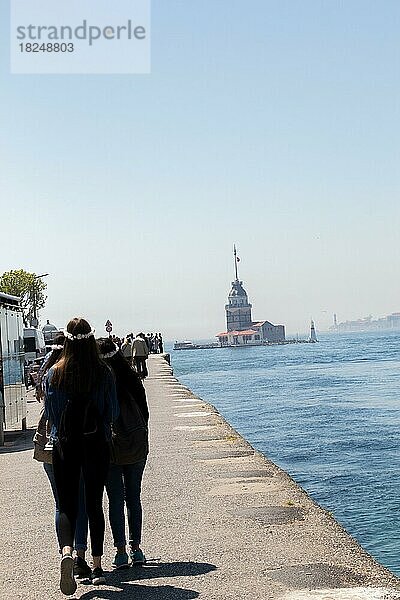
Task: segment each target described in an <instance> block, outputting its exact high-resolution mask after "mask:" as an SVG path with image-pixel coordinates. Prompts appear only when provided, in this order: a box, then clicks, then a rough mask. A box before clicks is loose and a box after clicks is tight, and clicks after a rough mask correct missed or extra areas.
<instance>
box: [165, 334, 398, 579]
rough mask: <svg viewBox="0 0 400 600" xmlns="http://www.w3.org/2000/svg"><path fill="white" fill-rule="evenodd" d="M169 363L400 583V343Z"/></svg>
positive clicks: (378, 339) (391, 338)
mask: <svg viewBox="0 0 400 600" xmlns="http://www.w3.org/2000/svg"><path fill="white" fill-rule="evenodd" d="M171 354H172V363H173V367H174V372H175V375H177V376H178V377H179V379H180V380H181V381H182V382H183V383H185V384H186V385H187V386H188V387H190V388H191V389H192V390H193V391H194V392H196V393H197V394H199V395H200V396H201V397H202V398H203V399H204V400H207V401H208V402H211V403H212V404H214V405H215V406H216V407H217V408H218V410H219V411H220V412H221V413H222V414H223V415H224V416H225V418H226V419H227V420H228V421H229V422H230V423H231V425H233V427H234V428H235V429H237V430H238V431H239V432H240V433H241V434H242V435H243V436H244V437H245V438H246V439H247V440H249V441H250V442H251V444H252V445H253V446H254V447H255V448H257V449H258V450H261V451H262V452H264V453H265V454H266V455H267V456H268V457H269V458H270V459H271V460H273V461H274V462H275V463H276V464H278V465H279V466H281V467H282V468H283V469H285V470H286V471H287V472H289V473H290V474H291V475H292V476H293V477H294V479H295V480H296V481H297V482H298V483H300V484H301V485H302V486H303V487H304V488H305V489H306V490H307V491H308V492H309V493H310V495H311V496H312V497H313V498H314V499H315V500H317V502H318V503H319V504H321V505H322V506H324V507H325V508H327V509H329V510H330V511H332V512H333V514H334V516H335V518H336V519H337V520H338V521H339V522H340V523H341V524H342V525H344V526H345V527H346V529H347V530H348V531H349V532H350V533H351V534H352V535H353V536H354V537H355V538H356V539H358V541H359V542H360V543H361V544H362V545H363V546H364V548H366V549H367V550H368V551H369V552H370V553H371V554H372V555H374V556H375V557H376V558H377V559H378V560H379V561H380V562H381V563H382V564H384V565H386V566H387V567H389V568H391V569H392V570H393V571H394V572H396V573H397V575H400V443H399V442H400V440H399V438H400V402H399V398H400V333H397V332H396V333H384V334H383V333H380V334H376V333H374V334H372V333H371V334H347V335H333V334H332V335H328V334H325V335H320V342H319V343H318V344H298V345H290V346H275V347H269V348H268V347H261V348H235V349H233V348H232V349H228V348H226V349H217V350H198V351H196V350H192V351H190V350H189V351H180V352H172V353H171Z"/></svg>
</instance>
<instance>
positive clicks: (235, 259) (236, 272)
mask: <svg viewBox="0 0 400 600" xmlns="http://www.w3.org/2000/svg"><path fill="white" fill-rule="evenodd" d="M233 258H234V261H235V275H236V281H239V276H238V262H240V258H239V257H238V255H237V253H236V244H234V245H233Z"/></svg>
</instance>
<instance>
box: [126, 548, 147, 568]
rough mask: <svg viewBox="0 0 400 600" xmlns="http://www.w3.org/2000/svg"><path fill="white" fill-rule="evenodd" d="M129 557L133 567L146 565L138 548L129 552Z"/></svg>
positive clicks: (144, 558)
mask: <svg viewBox="0 0 400 600" xmlns="http://www.w3.org/2000/svg"><path fill="white" fill-rule="evenodd" d="M129 555H130V558H131V561H132V564H133V565H144V564H145V563H146V557H145V555H144V554H143V552H142V551H141V549H140V548H139V549H138V550H131V551H130V552H129Z"/></svg>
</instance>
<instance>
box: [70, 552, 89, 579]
mask: <svg viewBox="0 0 400 600" xmlns="http://www.w3.org/2000/svg"><path fill="white" fill-rule="evenodd" d="M91 574H92V569H91V568H90V567H89V565H88V564H87V562H86V560H85V559H84V558H81V557H80V556H75V558H74V575H75V576H76V577H78V579H86V578H87V577H90V575H91Z"/></svg>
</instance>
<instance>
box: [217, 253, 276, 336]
mask: <svg viewBox="0 0 400 600" xmlns="http://www.w3.org/2000/svg"><path fill="white" fill-rule="evenodd" d="M233 257H234V262H235V281H232V288H231V291H230V292H229V296H228V304H226V305H225V313H226V331H225V332H223V333H219V334H218V335H217V336H216V337H217V338H218V339H219V342H220V344H221V346H251V345H252V346H261V345H262V344H268V343H273V344H274V343H275V344H276V343H279V342H284V341H285V327H284V326H283V325H273V324H272V323H270V322H269V321H253V319H252V316H251V309H252V305H251V304H250V303H249V300H248V296H247V292H246V290H245V289H244V287H243V281H240V280H239V275H238V263H239V262H240V259H239V257H238V256H237V252H236V246H234V248H233Z"/></svg>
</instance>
